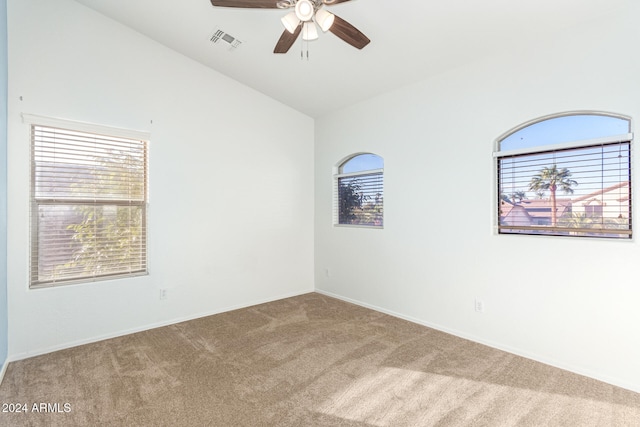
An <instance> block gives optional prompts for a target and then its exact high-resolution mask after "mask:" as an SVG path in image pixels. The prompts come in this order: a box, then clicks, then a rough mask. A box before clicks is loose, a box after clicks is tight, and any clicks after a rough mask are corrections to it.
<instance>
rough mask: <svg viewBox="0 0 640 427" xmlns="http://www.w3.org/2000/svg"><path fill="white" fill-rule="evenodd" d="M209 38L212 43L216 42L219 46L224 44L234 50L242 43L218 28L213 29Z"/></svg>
mask: <svg viewBox="0 0 640 427" xmlns="http://www.w3.org/2000/svg"><path fill="white" fill-rule="evenodd" d="M209 40H210V41H211V43H213V44H217V45H219V46H226V47H227V48H229V50H235V49H236V48H237V47H238V46H240V45H241V44H242V42H241V41H240V40H238V39H237V38H235V37H233V36H232V35H231V34H229V33H225V32H224V31H222V30H220V29H217V30H215V31H214V33H213V35H212V36H211V38H210V39H209Z"/></svg>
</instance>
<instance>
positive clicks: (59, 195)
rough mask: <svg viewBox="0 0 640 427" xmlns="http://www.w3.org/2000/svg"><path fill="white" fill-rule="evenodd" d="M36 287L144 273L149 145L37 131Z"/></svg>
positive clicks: (34, 186) (33, 280) (34, 130)
mask: <svg viewBox="0 0 640 427" xmlns="http://www.w3.org/2000/svg"><path fill="white" fill-rule="evenodd" d="M31 143H32V168H31V171H32V191H31V231H32V232H31V286H35V287H37V286H50V285H54V284H59V283H68V282H70V281H87V280H97V279H100V278H106V277H111V276H122V275H137V274H143V273H145V272H146V269H147V244H146V240H147V239H146V234H147V232H146V205H147V158H148V153H147V150H148V143H147V141H145V140H138V139H130V138H121V137H115V136H106V135H98V134H94V133H88V132H80V131H74V130H67V129H61V128H56V127H50V126H40V125H32V126H31Z"/></svg>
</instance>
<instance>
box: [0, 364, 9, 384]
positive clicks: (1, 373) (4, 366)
mask: <svg viewBox="0 0 640 427" xmlns="http://www.w3.org/2000/svg"><path fill="white" fill-rule="evenodd" d="M7 366H9V360H8V359H7V360H5V361H4V363H3V364H2V369H0V385H2V381H3V380H4V374H5V372H7Z"/></svg>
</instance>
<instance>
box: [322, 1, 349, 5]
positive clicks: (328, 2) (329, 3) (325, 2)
mask: <svg viewBox="0 0 640 427" xmlns="http://www.w3.org/2000/svg"><path fill="white" fill-rule="evenodd" d="M346 1H351V0H325V1H324V2H323V3H324V4H326V5H327V6H333V5H334V4H338V3H344V2H346Z"/></svg>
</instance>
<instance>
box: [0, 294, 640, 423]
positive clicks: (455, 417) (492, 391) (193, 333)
mask: <svg viewBox="0 0 640 427" xmlns="http://www.w3.org/2000/svg"><path fill="white" fill-rule="evenodd" d="M639 363H640V361H639ZM0 402H2V403H3V404H9V403H19V404H21V405H22V404H26V406H27V412H26V413H6V412H2V413H0V425H3V426H27V425H28V426H65V427H66V426H394V427H395V426H474V427H475V426H615V427H619V426H640V395H639V394H636V393H632V392H630V391H626V390H623V389H620V388H616V387H613V386H611V385H607V384H604V383H601V382H598V381H595V380H592V379H589V378H585V377H582V376H579V375H575V374H571V373H568V372H565V371H562V370H559V369H555V368H552V367H549V366H546V365H543V364H540V363H536V362H533V361H530V360H527V359H524V358H521V357H517V356H514V355H511V354H508V353H505V352H502V351H498V350H495V349H491V348H489V347H486V346H483V345H479V344H474V343H472V342H469V341H465V340H463V339H459V338H456V337H452V336H450V335H447V334H444V333H442V332H438V331H435V330H432V329H429V328H426V327H423V326H419V325H416V324H412V323H409V322H406V321H403V320H399V319H396V318H393V317H390V316H387V315H384V314H381V313H377V312H375V311H372V310H368V309H365V308H361V307H357V306H354V305H351V304H348V303H344V302H342V301H338V300H335V299H332V298H328V297H325V296H323V295H320V294H316V293H312V294H307V295H303V296H299V297H295V298H288V299H285V300H281V301H276V302H272V303H268V304H262V305H258V306H254V307H250V308H246V309H242V310H236V311H232V312H229V313H223V314H219V315H215V316H210V317H206V318H202V319H198V320H194V321H190V322H184V323H180V324H176V325H172V326H167V327H164V328H159V329H154V330H150V331H146V332H141V333H137V334H133V335H129V336H125V337H121V338H115V339H111V340H107V341H102V342H98V343H94V344H89V345H84V346H81V347H76V348H72V349H68V350H64V351H59V352H56V353H52V354H47V355H44V356H39V357H34V358H32V359H28V360H23V361H19V362H13V363H11V364H10V365H9V367H8V369H7V372H6V375H5V378H4V381H3V384H2V386H1V387H0ZM41 403H44V404H45V405H44V406H41V405H40V404H41ZM34 404H35V405H36V406H35V408H36V409H46V410H50V411H54V412H46V413H43V412H34ZM47 404H49V405H47ZM23 408H24V407H23ZM4 409H9V408H7V407H5V408H4ZM13 409H15V407H14V408H13Z"/></svg>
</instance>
